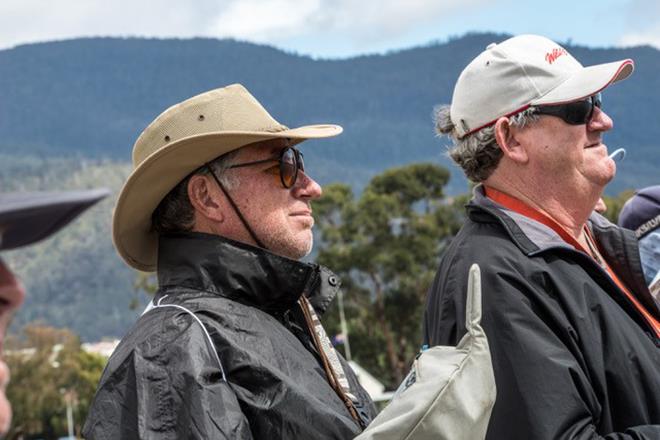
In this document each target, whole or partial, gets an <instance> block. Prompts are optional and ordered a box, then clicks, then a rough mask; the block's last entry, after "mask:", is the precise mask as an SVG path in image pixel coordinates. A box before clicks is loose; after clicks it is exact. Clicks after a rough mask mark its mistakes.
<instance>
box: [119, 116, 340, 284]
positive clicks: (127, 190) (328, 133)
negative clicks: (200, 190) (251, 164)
mask: <svg viewBox="0 0 660 440" xmlns="http://www.w3.org/2000/svg"><path fill="white" fill-rule="evenodd" d="M342 131H343V129H342V128H341V127H340V126H338V125H331V124H324V125H307V126H304V127H299V128H294V129H290V130H284V131H278V132H273V133H270V132H252V131H234V132H230V131H225V132H218V133H205V134H203V135H197V136H191V137H188V138H184V139H181V140H179V141H177V142H174V143H172V144H171V145H167V146H166V147H164V148H161V149H159V150H158V151H156V152H154V153H153V154H152V155H151V156H149V157H147V158H146V159H145V160H144V161H143V162H142V163H141V164H140V165H139V166H138V167H137V168H136V169H135V170H134V171H133V173H132V174H131V175H130V176H129V177H128V179H127V180H126V183H125V184H124V187H123V188H122V190H121V193H120V194H119V198H118V199H117V205H116V207H115V211H114V214H113V220H112V239H113V241H114V245H115V248H116V249H117V252H118V253H119V255H120V256H121V257H122V258H123V259H124V260H125V261H126V263H128V264H129V265H130V266H132V267H134V268H136V269H138V270H142V271H145V272H149V271H153V270H155V269H156V260H157V252H158V249H157V248H158V235H157V234H156V233H155V232H153V231H152V230H151V215H152V213H153V211H154V210H155V209H156V208H157V207H158V204H159V203H160V201H161V200H163V198H164V197H165V196H166V195H167V193H169V192H170V191H171V190H172V188H174V187H175V186H176V185H177V184H178V183H179V182H180V181H181V180H183V178H185V177H186V176H187V175H188V174H190V173H191V172H193V171H195V170H196V169H197V168H199V167H201V166H202V165H204V164H205V163H207V162H209V161H210V160H213V159H215V158H217V157H219V156H221V155H223V154H226V153H229V152H230V151H234V150H237V149H239V148H241V147H244V146H246V145H249V144H252V143H255V142H260V141H265V140H269V139H276V138H289V139H291V141H292V142H291V143H292V144H293V145H295V144H297V143H299V142H302V141H304V140H307V139H318V138H327V137H332V136H337V135H338V134H340V133H341V132H342Z"/></svg>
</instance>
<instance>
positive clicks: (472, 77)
mask: <svg viewBox="0 0 660 440" xmlns="http://www.w3.org/2000/svg"><path fill="white" fill-rule="evenodd" d="M633 69H634V64H633V61H632V60H630V59H627V60H621V61H615V62H612V63H606V64H597V65H595V66H588V67H584V66H582V64H580V62H579V61H577V60H576V59H575V58H573V56H572V55H571V54H570V53H568V51H567V50H566V49H564V48H563V47H561V46H560V45H559V44H557V43H555V42H554V41H552V40H549V39H547V38H545V37H541V36H538V35H520V36H517V37H513V38H509V39H508V40H505V41H503V42H502V43H499V44H495V43H491V44H490V45H488V47H487V48H486V50H484V51H483V52H482V53H481V54H479V55H478V56H477V57H476V58H475V59H474V60H472V62H471V63H470V64H468V65H467V67H466V68H465V69H463V72H461V75H460V76H459V78H458V81H457V82H456V86H455V87H454V95H453V97H452V103H451V108H450V115H451V120H452V122H453V123H454V125H455V126H456V131H457V134H458V136H459V137H464V136H465V135H468V134H471V133H474V132H476V131H478V130H480V129H482V128H484V127H487V126H489V125H492V124H494V123H495V122H496V121H497V119H499V118H500V117H502V116H511V115H514V114H516V113H519V112H521V111H523V110H525V109H527V108H528V107H530V106H534V105H548V104H562V103H566V102H571V101H577V100H580V99H583V98H586V97H588V96H591V95H594V94H596V93H598V92H600V91H601V90H603V89H604V88H605V87H607V86H609V85H610V84H612V83H614V82H617V81H620V80H622V79H625V78H627V77H628V76H630V74H631V73H632V71H633Z"/></svg>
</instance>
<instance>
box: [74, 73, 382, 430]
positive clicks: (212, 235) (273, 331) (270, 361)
mask: <svg viewBox="0 0 660 440" xmlns="http://www.w3.org/2000/svg"><path fill="white" fill-rule="evenodd" d="M341 131H342V130H341V127H338V126H336V125H315V126H306V127H300V128H296V129H289V128H287V127H285V126H283V125H281V124H280V123H278V122H277V121H275V120H274V119H273V118H272V117H271V116H270V115H269V114H268V112H267V111H266V110H265V109H264V108H263V107H262V106H261V104H259V102H257V100H256V99H255V98H254V97H253V96H252V95H250V93H249V92H248V91H247V90H246V89H245V88H243V87H242V86H241V85H238V84H235V85H231V86H228V87H225V88H221V89H216V90H211V91H209V92H206V93H203V94H201V95H198V96H195V97H193V98H190V99H188V100H186V101H184V102H182V103H179V104H177V105H175V106H173V107H171V108H169V109H168V110H166V111H165V112H163V113H162V114H161V115H160V116H158V117H157V118H156V119H155V120H154V121H153V122H152V123H151V124H150V125H149V126H148V127H147V128H146V129H145V130H144V132H143V133H142V134H141V135H140V137H139V138H138V140H137V141H136V143H135V146H134V148H133V163H134V166H135V169H134V171H133V173H132V174H131V175H130V176H129V178H128V180H127V181H126V183H125V185H124V188H123V189H122V191H121V194H120V195H119V198H118V200H117V205H116V208H115V212H114V218H113V239H114V244H115V247H116V248H117V251H118V252H119V254H120V255H121V257H123V258H124V260H125V261H126V262H127V263H128V264H129V265H130V266H132V267H134V268H136V269H139V270H142V271H153V270H154V269H155V270H156V271H157V274H158V284H159V290H158V292H157V293H156V296H155V298H154V300H153V308H151V309H150V310H148V311H146V312H145V313H144V314H143V315H142V317H141V318H140V319H139V320H138V322H137V323H136V324H135V326H134V327H133V328H132V329H131V330H130V331H129V332H128V334H127V335H126V336H125V337H124V339H123V340H122V342H121V343H120V345H119V346H118V347H117V349H116V350H115V352H114V353H113V355H112V357H111V358H110V360H109V361H108V366H107V368H106V370H105V372H104V373H103V377H102V378H101V382H100V384H99V388H98V390H97V394H96V396H95V398H94V402H93V404H92V406H91V409H90V413H89V416H88V419H87V421H86V423H85V427H84V430H83V431H84V434H85V437H86V438H89V439H129V438H130V439H135V438H140V439H152V438H153V439H156V438H157V439H180V438H208V439H275V438H287V439H316V438H319V439H320V438H324V439H348V438H353V437H354V436H355V435H357V434H358V433H359V432H360V431H361V430H362V428H364V426H366V425H367V424H368V422H369V420H370V419H371V417H372V416H373V415H374V408H373V404H372V402H371V400H370V398H369V396H368V395H367V394H366V392H365V391H364V390H363V389H362V388H361V387H360V385H359V384H358V382H357V378H356V376H355V375H354V374H353V372H352V371H351V369H350V368H349V367H348V364H347V363H346V362H345V361H344V359H342V358H341V356H340V355H339V354H338V353H336V352H335V350H334V348H333V347H332V345H331V344H330V342H329V340H328V337H327V335H326V334H325V332H324V331H323V327H322V326H321V324H320V321H319V319H318V315H319V314H321V313H322V312H323V311H324V310H325V309H326V308H327V307H328V305H329V304H330V302H331V301H332V298H333V297H334V295H335V294H336V292H337V290H338V289H339V280H338V279H337V277H336V276H335V275H334V274H332V272H330V271H329V270H327V269H325V268H323V267H320V266H318V265H315V264H310V263H304V262H300V261H298V260H299V259H300V258H301V257H303V256H305V255H307V254H308V253H309V252H310V250H311V248H312V226H313V224H314V219H313V218H312V215H311V214H312V207H311V205H310V202H311V201H312V200H314V199H316V198H318V197H319V196H320V195H321V187H320V186H319V185H318V183H316V182H315V181H314V180H312V178H311V177H309V175H308V174H307V173H306V171H305V168H304V163H303V156H302V153H301V152H300V151H299V150H298V149H296V148H295V145H296V144H298V143H299V142H302V141H304V140H306V139H310V138H324V137H330V136H335V135H338V134H339V133H341Z"/></svg>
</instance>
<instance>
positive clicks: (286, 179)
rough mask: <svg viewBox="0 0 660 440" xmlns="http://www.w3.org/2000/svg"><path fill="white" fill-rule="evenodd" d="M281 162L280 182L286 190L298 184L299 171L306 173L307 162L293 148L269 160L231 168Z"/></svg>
mask: <svg viewBox="0 0 660 440" xmlns="http://www.w3.org/2000/svg"><path fill="white" fill-rule="evenodd" d="M269 162H279V165H280V166H279V168H280V181H281V182H282V185H284V187H285V188H291V187H292V186H293V185H295V184H296V180H297V179H298V171H303V172H304V171H305V162H304V161H303V154H302V153H301V152H300V151H298V150H296V149H295V148H293V147H286V148H284V149H283V150H282V151H280V153H279V154H278V155H277V156H275V157H270V158H268V159H262V160H255V161H254V162H245V163H237V164H234V165H231V166H230V167H229V168H242V167H248V166H252V165H259V164H262V163H269Z"/></svg>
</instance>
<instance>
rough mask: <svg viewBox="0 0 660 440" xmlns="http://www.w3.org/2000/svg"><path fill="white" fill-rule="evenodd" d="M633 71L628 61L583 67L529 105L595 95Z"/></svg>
mask: <svg viewBox="0 0 660 440" xmlns="http://www.w3.org/2000/svg"><path fill="white" fill-rule="evenodd" d="M633 70H634V64H633V61H632V60H629V59H628V60H622V61H614V62H612V63H606V64H598V65H595V66H589V67H585V68H583V69H581V70H578V71H577V72H576V73H575V74H574V75H571V77H570V78H568V79H567V80H566V81H564V82H563V83H561V84H560V85H559V86H557V87H555V88H554V89H552V90H551V91H550V92H548V93H546V94H545V95H544V96H542V97H540V98H538V99H535V100H534V101H532V102H531V103H530V105H554V104H563V103H566V102H571V101H576V100H578V99H582V98H586V97H587V96H591V95H595V94H596V93H598V92H600V91H601V90H603V89H604V88H605V87H607V86H609V85H610V84H613V83H615V82H617V81H621V80H624V79H626V78H628V77H629V76H630V75H631V74H632V72H633Z"/></svg>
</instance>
